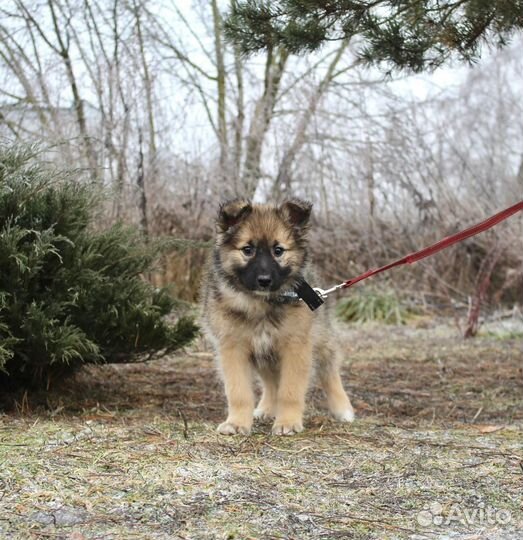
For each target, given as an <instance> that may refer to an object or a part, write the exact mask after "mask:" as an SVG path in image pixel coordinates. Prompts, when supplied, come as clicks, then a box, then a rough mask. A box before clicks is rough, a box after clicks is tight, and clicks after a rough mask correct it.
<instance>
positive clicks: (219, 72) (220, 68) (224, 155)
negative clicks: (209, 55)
mask: <svg viewBox="0 0 523 540" xmlns="http://www.w3.org/2000/svg"><path fill="white" fill-rule="evenodd" d="M211 5H212V17H213V24H214V51H215V56H216V86H217V90H218V142H219V145H220V173H221V176H222V177H223V178H224V179H225V178H226V177H227V173H228V169H229V157H228V141H227V117H226V109H225V96H226V81H225V63H224V60H223V43H222V20H221V15H220V10H219V9H218V3H217V1H216V0H212V2H211Z"/></svg>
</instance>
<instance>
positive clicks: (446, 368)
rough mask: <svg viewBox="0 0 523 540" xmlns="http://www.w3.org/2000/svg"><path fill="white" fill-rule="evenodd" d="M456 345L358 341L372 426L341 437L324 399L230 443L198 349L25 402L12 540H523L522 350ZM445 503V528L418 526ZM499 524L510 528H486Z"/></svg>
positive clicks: (355, 366)
mask: <svg viewBox="0 0 523 540" xmlns="http://www.w3.org/2000/svg"><path fill="white" fill-rule="evenodd" d="M456 334H457V333H456V332H454V331H453V330H452V329H451V328H449V327H447V326H445V325H443V326H435V325H434V324H432V323H431V324H430V328H426V329H415V328H412V327H401V328H391V327H385V328H384V327H377V326H375V327H372V326H367V327H354V328H352V329H348V330H347V331H346V332H345V337H344V346H345V347H346V350H347V355H346V356H347V359H348V361H347V364H346V366H345V369H344V377H345V379H346V381H347V384H348V388H349V390H350V392H351V395H352V396H353V401H354V405H355V407H356V410H357V413H358V414H359V419H358V420H357V421H356V422H355V423H354V424H352V425H349V426H345V425H340V424H336V423H334V422H332V421H331V420H329V418H328V417H327V416H326V415H325V413H324V410H323V408H322V402H321V396H320V395H319V392H317V391H312V393H311V406H310V408H309V411H308V416H307V421H306V427H307V429H306V431H305V432H304V433H302V434H301V435H299V436H296V437H294V438H275V437H272V436H270V435H269V434H268V432H269V428H270V426H269V425H267V424H258V425H257V426H256V428H255V432H254V434H253V435H252V436H251V437H238V438H224V437H222V436H218V435H217V434H216V433H215V425H216V422H217V421H218V420H219V419H221V418H222V416H223V410H224V400H223V396H222V391H221V386H220V384H219V381H218V380H217V378H216V376H215V374H214V370H213V362H212V358H211V356H210V355H209V354H208V353H206V352H205V350H203V347H201V346H200V348H199V349H198V348H195V349H193V350H192V351H188V352H186V353H185V354H180V355H179V356H178V357H176V358H174V359H164V360H161V361H156V362H153V363H150V364H147V365H123V366H105V367H91V368H89V369H88V370H85V371H84V372H82V373H80V374H79V375H78V377H77V378H76V380H75V381H73V382H70V383H67V385H66V386H64V387H63V388H62V389H59V390H56V391H54V392H53V393H52V394H51V395H50V396H49V397H48V399H47V403H46V404H45V405H43V404H41V402H39V399H40V397H39V396H34V395H33V396H30V397H26V398H25V399H24V398H23V397H20V396H18V398H17V399H18V409H17V410H14V411H11V412H9V413H7V414H5V415H4V416H0V467H1V474H0V537H1V538H20V539H24V540H25V539H30V538H69V539H71V540H72V539H75V540H81V539H82V538H104V539H109V538H114V539H122V538H123V539H126V538H165V539H167V538H191V539H193V538H194V539H205V538H209V539H211V538H257V539H258V538H259V539H262V538H263V539H265V538H296V539H309V538H310V539H316V538H327V539H331V538H359V539H367V538H378V539H386V538H394V539H395V538H498V539H501V538H507V539H508V538H514V539H516V538H517V539H520V538H522V537H523V519H522V515H523V514H522V493H523V490H522V485H523V465H522V460H523V437H522V428H523V407H522V395H523V394H522V391H523V350H522V341H521V338H510V339H498V338H495V337H492V336H484V337H480V338H477V339H476V340H470V341H466V342H465V341H462V340H461V339H460V338H459V337H457V335H456ZM434 503H439V504H440V505H441V508H437V510H438V511H439V510H441V515H440V516H438V517H440V518H443V520H444V523H443V524H438V523H437V522H436V523H433V522H432V523H428V524H427V525H424V524H423V522H422V523H421V524H420V523H419V520H418V516H419V513H420V512H422V511H424V510H425V511H427V509H430V508H432V509H433V510H435V509H436V507H434V506H432V507H431V506H430V505H433V504H434ZM455 505H458V506H455ZM458 508H459V511H460V512H462V513H461V514H459V515H457V514H456V511H457V509H458ZM489 509H495V510H496V511H500V510H503V511H506V512H509V513H510V516H511V518H510V522H509V523H507V524H501V523H487V520H486V511H487V510H489ZM474 510H476V511H477V512H479V513H476V516H475V518H473V519H472V522H470V523H467V522H466V516H464V512H465V511H468V512H469V517H470V512H473V511H474ZM481 511H483V516H484V518H481V513H480V512H481ZM422 516H425V514H422ZM452 516H454V517H455V519H450V518H452ZM449 519H450V523H448V524H446V523H445V522H446V521H448V520H449ZM436 521H437V520H436Z"/></svg>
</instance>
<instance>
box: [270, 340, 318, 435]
mask: <svg viewBox="0 0 523 540" xmlns="http://www.w3.org/2000/svg"><path fill="white" fill-rule="evenodd" d="M280 354H281V371H280V384H279V386H278V404H277V411H276V420H275V421H274V425H273V427H272V432H273V434H274V435H292V434H293V433H299V432H300V431H302V430H303V411H304V409H305V394H306V393H307V387H308V385H309V377H310V372H311V365H312V340H311V338H310V336H306V337H302V339H299V338H293V339H291V340H289V342H287V343H286V344H285V346H284V347H282V350H281V351H280Z"/></svg>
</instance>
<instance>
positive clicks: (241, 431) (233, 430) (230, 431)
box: [217, 421, 251, 435]
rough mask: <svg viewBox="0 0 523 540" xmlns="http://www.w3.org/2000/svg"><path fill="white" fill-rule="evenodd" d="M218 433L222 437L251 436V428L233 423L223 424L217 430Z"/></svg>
mask: <svg viewBox="0 0 523 540" xmlns="http://www.w3.org/2000/svg"><path fill="white" fill-rule="evenodd" d="M217 431H218V433H221V434H222V435H249V433H250V432H251V428H250V426H240V425H238V424H235V423H233V422H227V421H226V422H223V423H221V424H220V425H219V426H218V428H217Z"/></svg>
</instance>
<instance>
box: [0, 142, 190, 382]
mask: <svg viewBox="0 0 523 540" xmlns="http://www.w3.org/2000/svg"><path fill="white" fill-rule="evenodd" d="M97 201H98V198H97V196H96V195H95V191H94V189H93V188H92V187H90V186H89V185H87V184H86V183H82V182H81V181H79V180H78V179H75V178H72V177H71V176H68V175H67V174H65V173H63V172H59V171H56V170H53V169H49V168H46V167H44V166H43V165H42V164H41V163H39V162H38V161H37V160H36V158H35V152H34V151H33V150H27V149H25V150H21V149H16V148H9V147H5V146H4V147H0V371H1V374H0V381H3V382H4V383H5V382H6V381H7V382H9V383H18V382H24V383H31V384H42V383H46V384H47V383H48V382H49V381H50V379H52V377H53V376H57V375H63V374H65V373H70V372H72V371H73V370H74V369H75V368H76V367H78V366H80V365H82V364H85V363H92V362H106V361H110V362H122V361H125V362H129V361H132V360H134V359H137V358H140V357H143V356H144V355H154V354H155V353H158V352H160V351H172V350H174V349H176V348H178V347H181V346H183V345H184V344H186V343H188V342H189V341H190V340H191V339H192V338H193V336H194V335H195V333H196V326H195V325H194V322H193V321H192V319H191V318H187V317H183V318H180V319H179V320H178V321H177V322H176V324H174V323H171V322H169V321H168V320H167V319H166V316H167V315H169V314H171V313H172V311H173V308H174V307H175V301H174V300H173V298H172V297H171V296H170V294H169V293H168V291H167V289H166V288H159V289H156V288H154V287H153V286H152V285H151V284H150V283H148V282H146V281H145V280H144V279H143V278H142V275H143V274H144V273H147V272H148V271H150V270H151V269H152V267H153V264H154V261H155V260H156V259H157V257H158V255H159V254H160V248H159V246H158V245H157V244H152V245H148V244H146V243H145V242H144V239H143V238H142V236H141V234H140V233H139V231H138V230H137V229H135V228H132V227H128V226H124V225H121V224H116V225H113V226H111V227H109V228H107V229H105V230H97V229H96V228H95V227H94V225H95V220H96V208H97Z"/></svg>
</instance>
